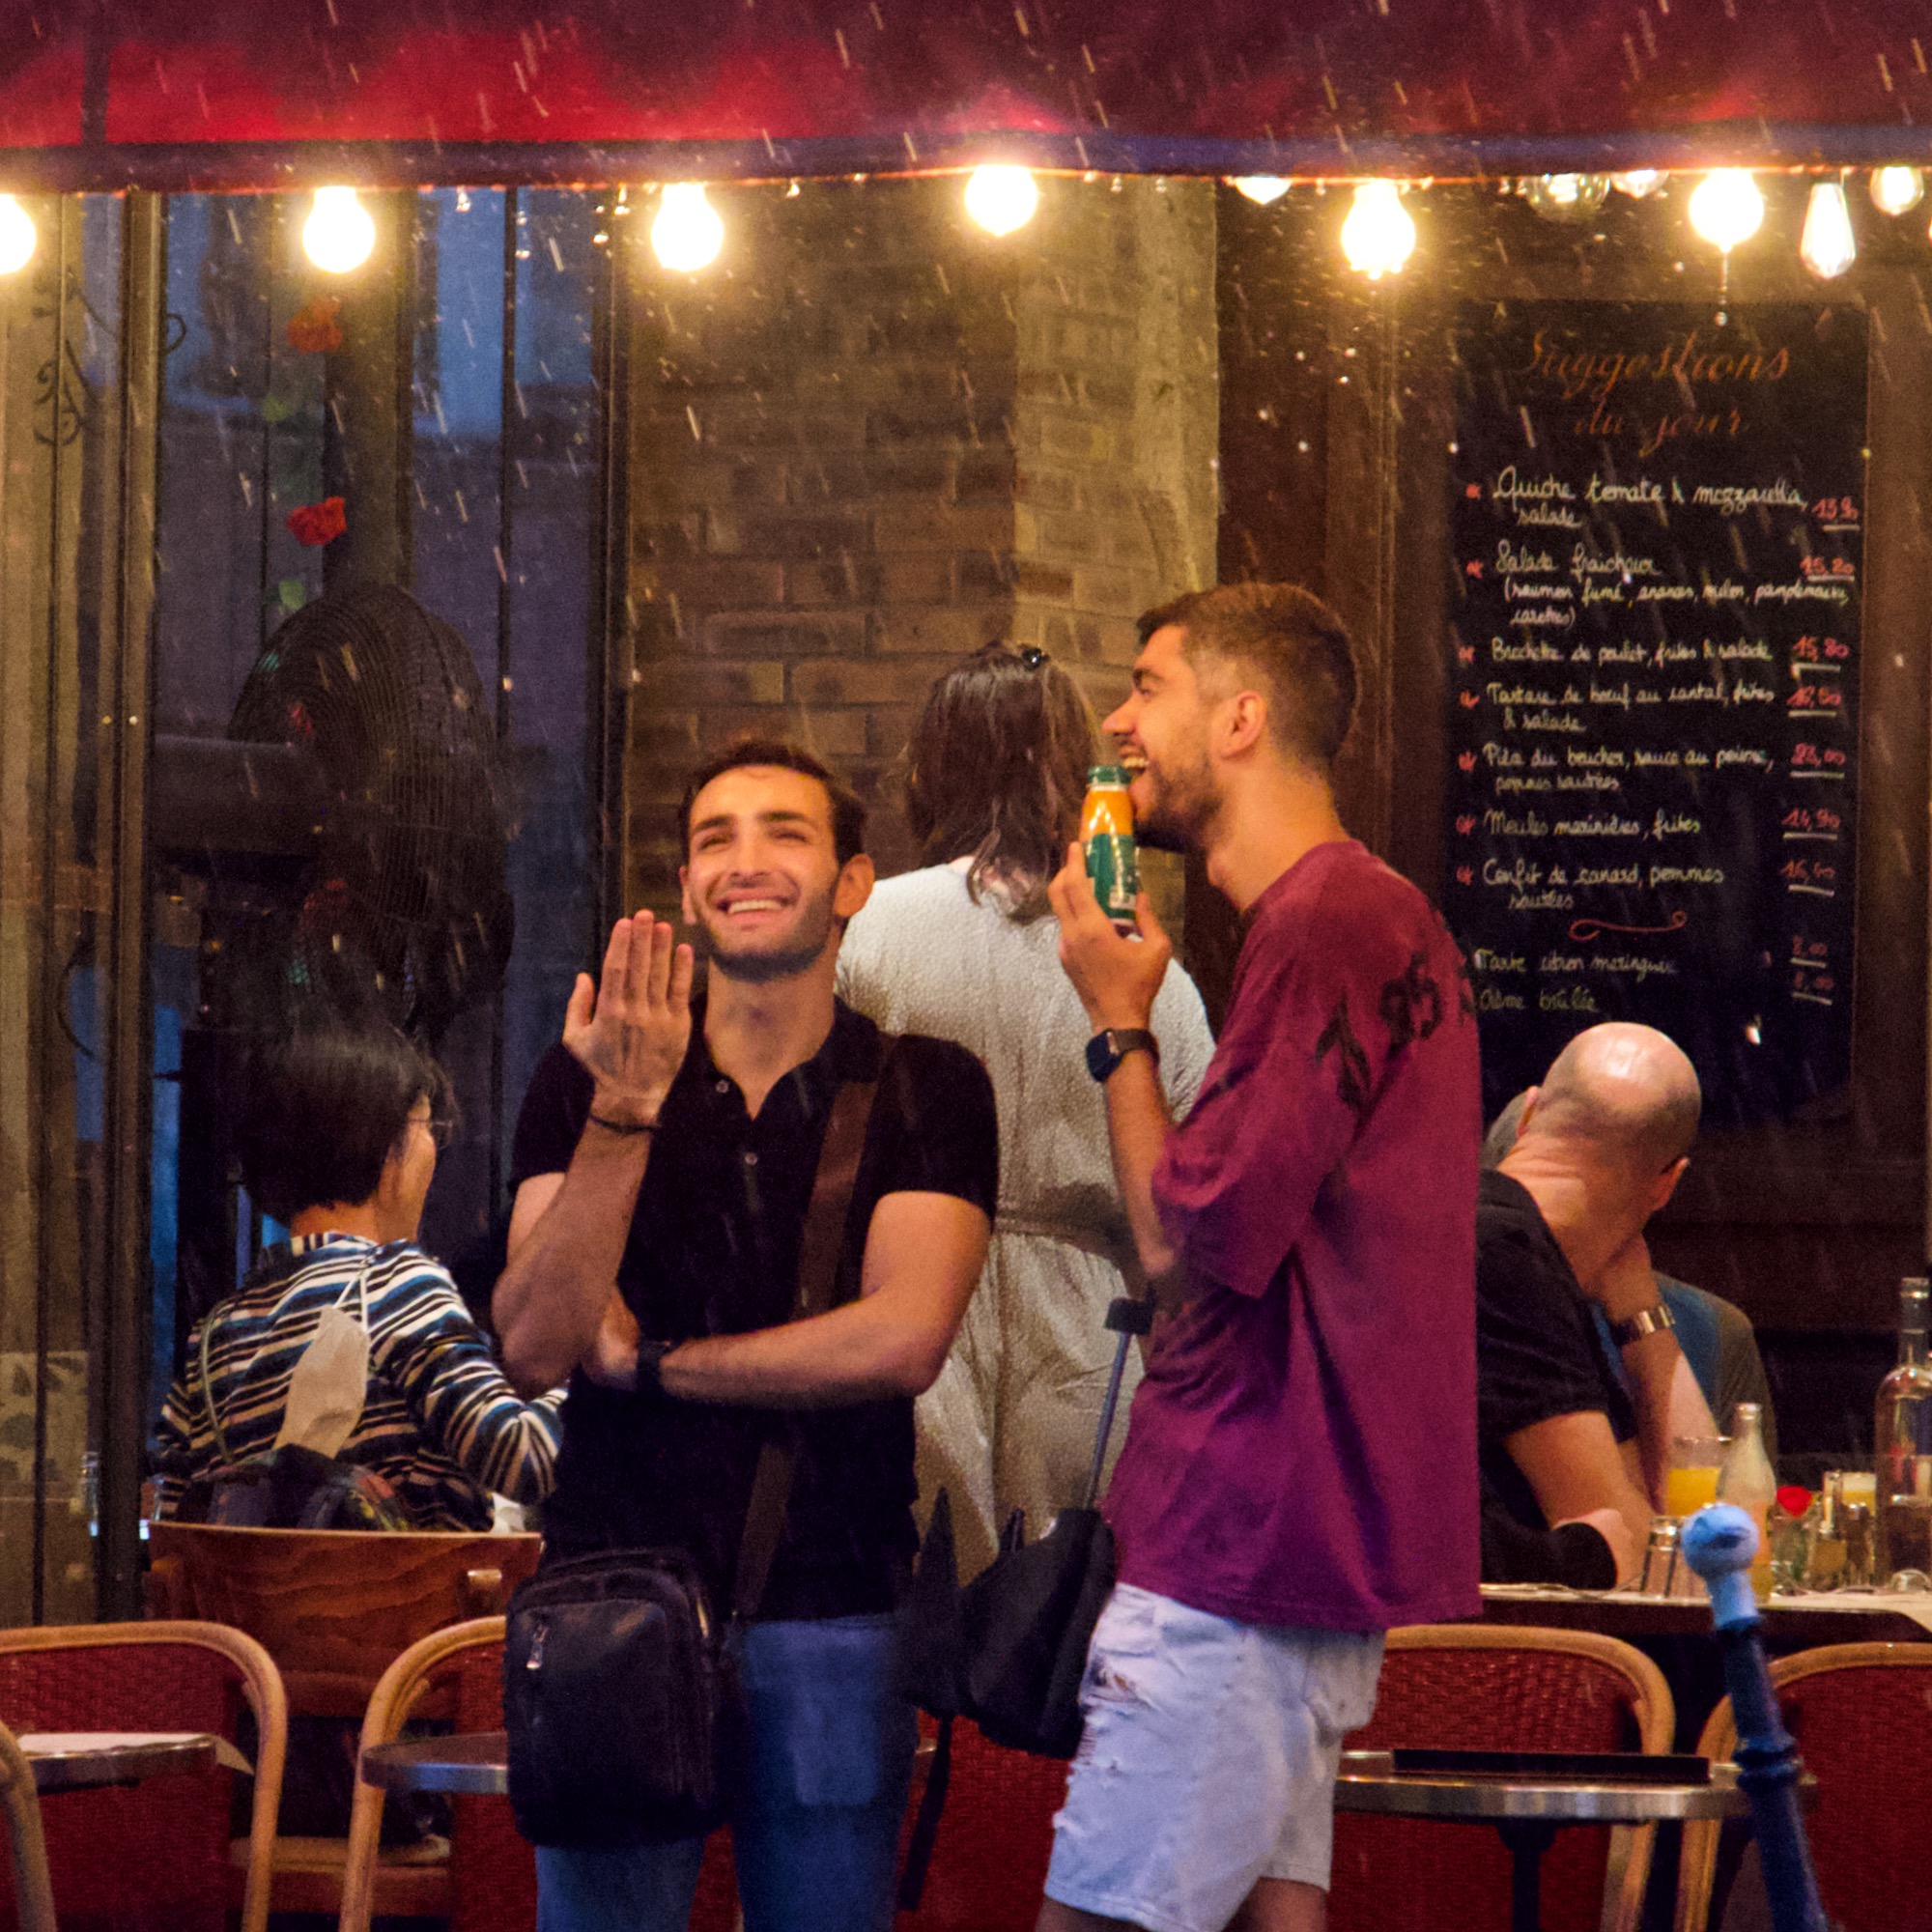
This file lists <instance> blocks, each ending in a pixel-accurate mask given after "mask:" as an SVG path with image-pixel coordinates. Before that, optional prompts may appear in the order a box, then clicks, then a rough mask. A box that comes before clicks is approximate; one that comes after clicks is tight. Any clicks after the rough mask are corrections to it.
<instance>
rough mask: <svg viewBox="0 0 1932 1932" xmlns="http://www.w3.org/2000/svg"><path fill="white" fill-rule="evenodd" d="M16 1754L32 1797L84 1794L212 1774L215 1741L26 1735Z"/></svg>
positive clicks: (189, 1736)
mask: <svg viewBox="0 0 1932 1932" xmlns="http://www.w3.org/2000/svg"><path fill="white" fill-rule="evenodd" d="M18 1742H19V1746H20V1749H21V1751H22V1752H23V1753H24V1754H25V1756H26V1759H27V1762H28V1763H29V1764H30V1765H32V1766H33V1768H34V1788H35V1789H36V1790H37V1791H43V1792H46V1791H84V1790H89V1789H94V1788H97V1787H99V1786H100V1785H104V1784H139V1783H141V1782H142V1781H143V1779H145V1778H150V1777H174V1776H182V1775H184V1774H186V1773H189V1772H196V1771H212V1770H213V1768H214V1766H215V1763H216V1762H217V1759H216V1751H217V1749H218V1743H217V1741H216V1740H215V1739H214V1738H213V1737H210V1736H208V1735H206V1734H205V1733H199V1732H185V1731H184V1732H156V1733H141V1732H99V1733H91V1732H62V1733H55V1732H40V1733H35V1732H28V1733H26V1734H25V1735H23V1736H22V1737H21V1738H20V1739H19V1741H18Z"/></svg>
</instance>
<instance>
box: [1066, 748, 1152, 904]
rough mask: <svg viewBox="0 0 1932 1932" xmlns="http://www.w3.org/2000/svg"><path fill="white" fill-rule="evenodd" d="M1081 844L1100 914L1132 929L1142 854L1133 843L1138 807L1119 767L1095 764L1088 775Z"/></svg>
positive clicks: (1081, 826)
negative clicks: (1129, 792) (1134, 803)
mask: <svg viewBox="0 0 1932 1932" xmlns="http://www.w3.org/2000/svg"><path fill="white" fill-rule="evenodd" d="M1080 843H1081V845H1082V847H1083V848H1084V849H1085V851H1086V854H1087V876H1088V877H1089V878H1090V879H1092V880H1093V881H1094V897H1095V898H1097V899H1098V900H1099V901H1100V910H1101V911H1102V912H1104V913H1105V914H1106V915H1107V917H1108V918H1109V919H1111V920H1114V921H1116V922H1118V923H1122V924H1126V925H1131V924H1132V923H1133V921H1134V900H1135V899H1136V898H1137V897H1138V896H1139V895H1140V890H1141V867H1140V853H1139V849H1138V848H1137V847H1136V845H1135V844H1134V808H1133V802H1132V800H1130V799H1129V798H1128V796H1127V775H1126V773H1125V772H1124V771H1122V769H1121V767H1120V766H1119V765H1094V767H1093V768H1092V769H1091V770H1090V771H1089V772H1088V774H1087V802H1086V804H1085V805H1084V806H1082V807H1081V810H1080Z"/></svg>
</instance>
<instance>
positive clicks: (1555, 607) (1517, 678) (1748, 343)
mask: <svg viewBox="0 0 1932 1932" xmlns="http://www.w3.org/2000/svg"><path fill="white" fill-rule="evenodd" d="M1454 344H1455V358H1456V374H1457V382H1458V410H1457V429H1456V441H1455V443H1454V445H1453V448H1452V454H1451V458H1450V467H1451V474H1452V477H1453V484H1452V489H1453V498H1454V500H1453V507H1452V510H1451V517H1450V531H1451V544H1452V555H1453V568H1454V574H1455V591H1454V593H1453V602H1452V608H1451V612H1450V623H1449V626H1448V630H1447V648H1448V651H1449V657H1450V663H1449V666H1448V676H1447V679H1446V684H1447V689H1448V706H1449V727H1448V741H1449V774H1448V786H1447V791H1446V797H1447V803H1448V821H1449V822H1448V825H1447V828H1446V830H1447V838H1446V841H1445V844H1446V851H1447V868H1446V869H1447V877H1446V879H1445V881H1444V891H1443V909H1444V913H1445V915H1446V917H1447V918H1448V921H1449V923H1450V926H1451V928H1452V929H1453V930H1454V932H1455V934H1456V936H1457V938H1458V940H1459V941H1460V942H1461V944H1462V946H1463V953H1464V956H1465V957H1466V959H1467V960H1468V963H1469V968H1470V976H1471V980H1472V982H1473V986H1474V991H1475V997H1476V1003H1477V1009H1478V1014H1479V1023H1480V1026H1481V1030H1482V1038H1483V1066H1484V1083H1485V1098H1486V1100H1487V1102H1488V1104H1489V1107H1490V1110H1491V1111H1492V1112H1494V1111H1495V1110H1496V1109H1497V1108H1498V1107H1500V1106H1501V1105H1502V1103H1503V1102H1504V1101H1505V1100H1507V1099H1508V1098H1509V1097H1510V1096H1511V1095H1512V1094H1515V1093H1517V1092H1518V1091H1519V1090H1520V1089H1521V1088H1523V1087H1526V1086H1528V1085H1530V1084H1531V1083H1532V1082H1533V1081H1536V1080H1538V1079H1540V1078H1541V1077H1542V1075H1543V1073H1544V1071H1545V1069H1546V1068H1547V1067H1548V1065H1549V1062H1550V1061H1551V1060H1552V1059H1553V1058H1554V1057H1555V1055H1556V1053H1557V1052H1558V1050H1559V1049H1560V1048H1561V1047H1562V1045H1563V1043H1564V1042H1565V1041H1566V1040H1567V1039H1569V1038H1570V1037H1572V1036H1573V1035H1575V1034H1577V1033H1578V1032H1580V1031H1581V1030H1582V1029H1583V1028H1584V1027H1587V1026H1592V1025H1595V1024H1596V1023H1597V1022H1599V1021H1602V1020H1609V1019H1629V1020H1640V1021H1643V1022H1644V1023H1646V1024H1648V1025H1650V1026H1655V1027H1659V1028H1662V1031H1663V1032H1665V1033H1667V1034H1669V1035H1670V1036H1671V1037H1672V1038H1673V1039H1675V1040H1676V1041H1677V1042H1678V1043H1679V1045H1681V1046H1682V1047H1683V1048H1684V1049H1685V1051H1686V1052H1687V1053H1689V1054H1690V1058H1691V1060H1692V1061H1693V1062H1694V1063H1695V1065H1696V1067H1697V1072H1698V1076H1699V1078H1700V1079H1701V1080H1702V1082H1703V1087H1704V1103H1705V1119H1706V1121H1707V1122H1709V1123H1711V1124H1713V1125H1724V1124H1729V1125H1735V1124H1741V1123H1744V1122H1755V1121H1767V1120H1779V1119H1789V1118H1792V1117H1794V1116H1800V1115H1804V1114H1805V1113H1807V1112H1813V1111H1817V1110H1819V1109H1821V1108H1825V1107H1829V1106H1830V1105H1831V1096H1832V1095H1833V1094H1837V1093H1839V1092H1840V1091H1841V1090H1842V1089H1843V1088H1844V1086H1845V1084H1846V1082H1847V1080H1848V1079H1849V1077H1850V1072H1851V1020H1852V997H1851V996H1852V967H1853V961H1852V940H1853V930H1854V919H1853V912H1854V907H1853V881H1854V877H1855V873H1856V863H1855V860H1856V849H1857V848H1856V840H1857V830H1858V745H1859V658H1860V652H1859V611H1860V602H1859V591H1860V576H1861V570H1862V567H1863V544H1862V519H1863V513H1864V454H1865V451H1864V440H1865V351H1866V344H1865V323H1864V318H1863V317H1862V316H1861V314H1859V313H1858V312H1857V311H1856V310H1854V309H1851V308H1841V307H1814V306H1805V307H1795V306H1777V307H1759V308H1753V307H1733V308H1731V310H1730V311H1729V321H1728V323H1727V324H1724V325H1719V323H1718V321H1717V320H1716V317H1715V315H1714V313H1713V311H1712V310H1711V309H1710V308H1709V307H1708V306H1690V305H1677V304H1663V303H1641V304H1632V305H1620V304H1611V303H1602V302H1537V303H1520V304H1507V305H1501V306H1498V305H1495V304H1487V303H1486V304H1482V305H1480V306H1478V305H1476V304H1467V305H1465V306H1464V307H1463V309H1462V310H1461V311H1459V314H1458V318H1457V324H1456V328H1455V332H1454Z"/></svg>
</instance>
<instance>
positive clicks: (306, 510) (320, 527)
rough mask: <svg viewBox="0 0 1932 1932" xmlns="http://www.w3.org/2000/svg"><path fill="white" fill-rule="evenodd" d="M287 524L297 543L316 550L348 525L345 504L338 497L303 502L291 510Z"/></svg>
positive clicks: (337, 535) (338, 534)
mask: <svg viewBox="0 0 1932 1932" xmlns="http://www.w3.org/2000/svg"><path fill="white" fill-rule="evenodd" d="M288 526H289V530H290V532H291V533H292V534H293V536H294V537H295V540H296V541H297V542H298V543H299V544H306V545H307V546H308V547H309V548H310V549H311V550H316V549H319V548H320V547H321V546H322V545H323V544H326V543H328V542H329V541H330V540H331V539H333V538H335V537H339V536H340V535H341V534H342V533H343V531H344V530H346V529H347V528H348V527H349V517H348V513H347V506H346V505H345V504H344V502H343V500H342V498H341V497H324V498H323V499H322V501H321V502H319V503H304V504H302V506H301V507H300V508H299V509H298V510H291V511H290V512H289V514H288Z"/></svg>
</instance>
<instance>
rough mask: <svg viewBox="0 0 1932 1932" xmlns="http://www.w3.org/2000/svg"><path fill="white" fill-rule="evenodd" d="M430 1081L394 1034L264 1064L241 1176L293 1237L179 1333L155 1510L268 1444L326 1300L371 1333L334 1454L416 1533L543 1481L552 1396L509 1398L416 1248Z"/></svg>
mask: <svg viewBox="0 0 1932 1932" xmlns="http://www.w3.org/2000/svg"><path fill="white" fill-rule="evenodd" d="M441 1088H442V1076H441V1073H440V1070H439V1069H438V1067H437V1066H436V1065H435V1064H434V1063H433V1062H432V1061H430V1060H429V1059H428V1058H427V1057H425V1056H424V1055H423V1054H421V1053H419V1052H418V1051H417V1049H416V1048H415V1047H414V1046H412V1044H411V1043H410V1042H409V1041H408V1040H407V1039H405V1038H404V1037H403V1036H402V1035H401V1034H398V1033H395V1032H393V1031H387V1030H384V1031H368V1030H353V1031H352V1030H349V1029H346V1028H327V1029H307V1030H302V1031H298V1032H297V1033H295V1034H294V1035H293V1036H291V1037H289V1038H288V1039H287V1040H286V1041H285V1042H283V1043H281V1044H280V1045H278V1046H277V1047H276V1048H274V1049H273V1050H271V1051H270V1053H269V1054H268V1055H267V1056H265V1058H264V1061H263V1064H262V1065H260V1066H258V1067H257V1069H256V1070H255V1072H254V1074H253V1076H252V1078H251V1079H250V1081H249V1091H248V1095H247V1098H246V1100H245V1101H244V1104H243V1107H242V1110H241V1122H240V1123H239V1126H240V1143H241V1172H242V1179H244V1181H245V1182H246V1184H247V1187H248V1191H249V1194H250V1195H251V1196H252V1198H253V1199H254V1201H255V1202H256V1204H257V1205H258V1206H259V1207H260V1208H262V1209H263V1211H264V1212H265V1213H268V1214H270V1215H272V1216H273V1217H274V1218H275V1219H276V1220H278V1221H280V1222H282V1223H283V1224H284V1225H285V1226H286V1227H287V1228H288V1229H289V1231H290V1234H291V1236H292V1238H291V1239H290V1240H288V1241H287V1242H284V1243H279V1244H277V1245H276V1246H274V1247H271V1248H270V1249H268V1250H267V1251H266V1252H265V1253H264V1254H263V1256H262V1259H261V1261H260V1262H259V1263H258V1264H256V1266H255V1268H254V1270H253V1272H252V1273H251V1274H250V1275H249V1277H248V1279H247V1281H246V1282H244V1283H243V1284H242V1286H241V1289H240V1290H239V1291H238V1292H237V1293H234V1294H232V1295H230V1296H228V1297H227V1298H226V1299H225V1300H223V1301H221V1302H219V1303H218V1304H217V1305H216V1306H215V1307H214V1309H213V1311H212V1312H211V1313H210V1314H209V1315H208V1316H207V1318H206V1319H205V1321H203V1322H202V1323H201V1324H200V1325H198V1326H197V1327H196V1329H195V1331H194V1333H193V1334H192V1335H190V1336H189V1338H188V1346H187V1369H186V1371H185V1374H184V1375H183V1376H182V1377H181V1378H178V1379H177V1380H176V1382H175V1384H174V1386H173V1387H172V1388H171V1389H170V1390H169V1391H168V1398H167V1401H166V1403H165V1405H164V1406H163V1407H162V1410H161V1418H160V1423H159V1426H158V1428H157V1429H156V1436H155V1445H154V1454H153V1458H152V1463H153V1467H154V1471H155V1474H156V1477H157V1478H158V1494H157V1511H158V1514H159V1515H161V1516H163V1517H167V1516H171V1515H173V1514H174V1513H175V1511H176V1509H177V1508H178V1507H179V1505H180V1502H181V1496H182V1491H183V1489H184V1487H185V1484H186V1483H187V1482H188V1481H189V1480H190V1479H191V1478H193V1477H195V1476H198V1475H201V1474H203V1473H204V1472H206V1471H207V1470H209V1469H212V1468H213V1467H215V1466H217V1465H218V1464H220V1463H224V1462H239V1461H241V1460H242V1459H243V1458H245V1457H248V1456H252V1455H256V1454H259V1453H262V1452H265V1451H267V1450H269V1449H270V1448H271V1447H272V1446H273V1444H274V1441H275V1436H276V1435H277V1433H278V1432H279V1430H280V1428H281V1426H282V1412H283V1408H284V1406H285V1404H286V1402H287V1399H288V1392H289V1378H290V1377H291V1375H292V1374H293V1373H294V1370H295V1366H296V1364H297V1362H298V1361H299V1360H300V1359H301V1355H302V1351H303V1350H305V1349H306V1348H307V1347H308V1345H309V1343H310V1342H311V1341H312V1340H313V1339H314V1337H315V1333H316V1329H317V1327H318V1325H319V1324H320V1323H321V1321H322V1318H323V1316H324V1314H325V1313H326V1312H327V1310H328V1309H330V1308H341V1309H342V1310H343V1311H344V1312H345V1313H346V1314H347V1315H349V1316H350V1317H352V1318H353V1319H355V1320H357V1321H361V1322H362V1323H363V1324H364V1326H365V1327H366V1329H367V1331H368V1335H369V1380H368V1389H367V1394H366V1396H365V1399H364V1402H363V1407H362V1414H361V1419H360V1421H359V1422H358V1423H357V1424H356V1426H355V1430H354V1431H353V1432H352V1433H351V1435H350V1436H349V1439H348V1441H347V1442H346V1443H345V1444H344V1445H343V1447H342V1449H341V1451H340V1452H339V1453H340V1456H341V1459H342V1460H343V1461H345V1462H349V1463H357V1464H359V1465H362V1466H365V1467H367V1468H370V1469H372V1470H374V1471H375V1472H376V1473H377V1474H378V1475H380V1476H382V1477H383V1478H384V1480H385V1481H386V1482H387V1483H388V1485H389V1486H390V1488H391V1489H392V1490H394V1492H396V1496H397V1499H398V1501H399V1502H400V1504H401V1506H402V1508H403V1511H404V1513H405V1514H406V1515H407V1516H408V1517H409V1519H410V1520H411V1523H412V1526H413V1527H415V1528H417V1529H470V1530H474V1529H488V1528H489V1527H490V1523H491V1517H492V1504H491V1500H490V1492H492V1491H495V1492H498V1493H500V1494H502V1495H506V1496H509V1497H510V1498H512V1499H513V1500H514V1501H517V1502H525V1503H529V1502H537V1501H540V1500H541V1499H542V1498H543V1497H544V1496H545V1495H547V1494H548V1493H549V1492H550V1488H551V1484H552V1482H553V1480H554V1473H555V1463H556V1449H557V1441H558V1435H559V1424H558V1411H559V1409H560V1407H561V1405H562V1402H563V1391H562V1390H561V1389H554V1390H553V1391H552V1392H551V1393H550V1394H549V1395H546V1396H542V1397H540V1398H538V1400H536V1401H535V1402H529V1403H526V1402H523V1401H521V1400H519V1398H518V1397H517V1395H516V1393H515V1391H513V1390H512V1389H511V1387H510V1385H509V1383H508V1382H507V1381H505V1380H504V1378H503V1375H502V1371H501V1370H500V1369H499V1368H498V1367H497V1361H496V1358H495V1356H494V1355H493V1354H492V1353H491V1351H490V1345H489V1343H488V1342H487V1341H486V1340H485V1339H484V1337H483V1334H482V1331H481V1330H480V1329H478V1327H477V1326H476V1324H475V1322H474V1321H472V1320H471V1319H470V1317H469V1311H468V1310H467V1309H466V1308H465V1306H464V1304H463V1300H462V1297H461V1296H460V1295H459V1294H458V1293H457V1291H456V1286H455V1284H454V1283H453V1282H452V1281H451V1280H450V1278H449V1276H448V1274H447V1273H446V1272H445V1271H444V1269H443V1268H442V1266H441V1265H440V1264H439V1263H437V1262H435V1261H432V1260H431V1259H430V1257H429V1256H428V1255H426V1254H424V1253H423V1251H422V1250H421V1249H420V1248H419V1247H417V1246H416V1245H415V1235H416V1228H417V1223H418V1222H419V1221H420V1219H421V1217H422V1207H423V1200H424V1197H425V1196H426V1195H427V1194H428V1192H429V1184H430V1180H431V1178H432V1177H433V1176H434V1174H435V1172H436V1154H437V1147H438V1143H439V1139H440V1122H438V1121H437V1119H436V1117H435V1112H434V1101H435V1098H436V1097H437V1095H438V1094H440V1092H441ZM204 1330H205V1331H206V1342H207V1347H206V1350H205V1351H204V1348H203V1341H204ZM204 1358H205V1360H206V1363H207V1378H206V1383H205V1384H204V1380H203V1375H202V1362H203V1360H204ZM216 1418H218V1419H219V1440H217V1432H216V1427H215V1419H216Z"/></svg>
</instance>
